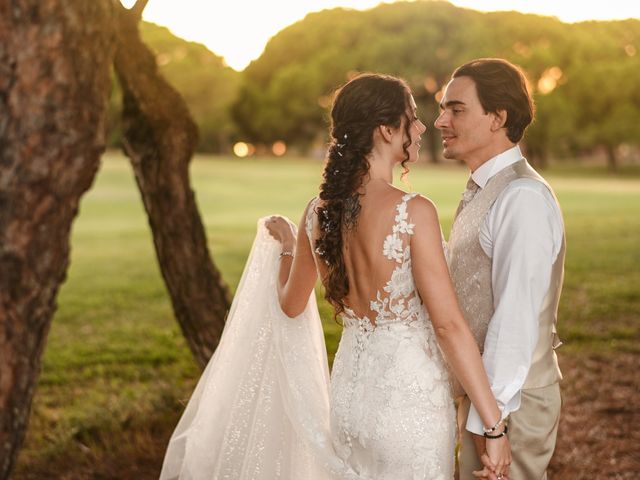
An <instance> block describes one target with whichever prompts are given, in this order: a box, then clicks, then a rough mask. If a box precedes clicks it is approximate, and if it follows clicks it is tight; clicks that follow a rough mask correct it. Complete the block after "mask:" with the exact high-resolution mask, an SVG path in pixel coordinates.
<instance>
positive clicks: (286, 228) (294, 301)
mask: <svg viewBox="0 0 640 480" xmlns="http://www.w3.org/2000/svg"><path fill="white" fill-rule="evenodd" d="M308 209H309V205H307V208H306V209H305V211H304V213H303V214H302V220H301V221H300V223H299V225H300V228H299V229H298V238H297V239H296V237H295V235H294V233H293V230H292V229H291V225H289V222H287V221H286V220H285V219H284V218H282V217H272V218H271V219H270V220H267V222H266V226H267V229H268V230H269V233H270V234H271V236H273V237H274V238H275V239H276V240H278V241H279V242H280V243H281V244H282V251H283V252H290V253H291V254H292V255H293V256H291V255H282V256H281V257H280V268H279V271H278V299H279V300H280V307H281V308H282V311H283V312H284V313H285V314H286V315H287V316H289V317H297V316H298V315H300V314H301V313H302V312H303V311H304V309H305V307H306V306H307V302H308V301H309V295H311V292H312V291H313V288H314V286H315V284H316V280H317V278H318V273H317V271H316V265H315V262H314V259H313V254H312V252H311V245H310V243H309V237H308V236H307V232H306V231H305V228H304V225H305V220H306V218H307V210H308Z"/></svg>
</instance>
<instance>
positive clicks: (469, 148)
mask: <svg viewBox="0 0 640 480" xmlns="http://www.w3.org/2000/svg"><path fill="white" fill-rule="evenodd" d="M492 117H493V115H492V114H488V113H486V112H485V111H484V108H482V104H481V103H480V100H479V99H478V92H477V90H476V84H475V82H474V81H473V80H472V79H471V78H470V77H464V76H463V77H457V78H454V79H453V80H451V81H450V82H449V84H448V85H447V87H446V89H445V92H444V96H443V97H442V101H441V102H440V116H439V117H438V118H437V119H436V121H435V124H434V125H435V127H436V128H437V129H438V130H440V133H441V134H442V146H443V155H444V157H445V158H452V159H456V160H462V161H464V162H466V163H467V164H468V165H473V164H477V163H478V162H479V161H480V163H482V161H484V160H487V159H484V160H481V159H482V156H483V155H484V154H485V152H486V151H487V150H488V149H489V148H490V145H491V142H492V129H491V122H492V120H493V118H492Z"/></svg>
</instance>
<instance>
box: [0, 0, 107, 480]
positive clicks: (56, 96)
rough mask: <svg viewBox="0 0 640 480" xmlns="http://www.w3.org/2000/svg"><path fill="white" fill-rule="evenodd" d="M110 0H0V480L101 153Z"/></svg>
mask: <svg viewBox="0 0 640 480" xmlns="http://www.w3.org/2000/svg"><path fill="white" fill-rule="evenodd" d="M114 18H115V11H114V8H113V4H112V3H111V2H110V1H107V0H94V1H91V2H85V1H82V0H75V1H65V2H61V1H59V0H2V1H0V45H2V48H0V184H1V185H2V188H0V359H1V361H0V478H1V479H7V478H9V476H10V474H11V471H12V469H13V467H14V463H15V459H16V455H17V453H18V450H19V448H20V446H21V444H22V441H23V439H24V433H25V430H26V427H27V422H28V418H29V411H30V408H31V403H32V400H33V395H34V391H35V388H36V383H37V379H38V374H39V370H40V361H41V357H42V352H43V350H44V346H45V343H46V340H47V333H48V331H49V326H50V323H51V318H52V316H53V312H54V310H55V308H56V295H57V293H58V290H59V288H60V284H61V283H62V282H63V281H64V278H65V275H66V271H67V267H68V265H69V235H70V231H71V225H72V222H73V220H74V218H75V217H76V215H77V213H78V206H79V202H80V198H81V196H82V195H83V194H84V193H85V192H86V191H87V190H88V189H89V188H90V187H91V184H92V182H93V179H94V176H95V174H96V172H97V171H98V166H99V162H100V156H101V154H102V151H103V150H104V146H105V125H106V104H107V98H108V94H109V90H110V87H111V81H110V65H111V59H112V57H113V53H114V48H115V35H114V33H115V32H114Z"/></svg>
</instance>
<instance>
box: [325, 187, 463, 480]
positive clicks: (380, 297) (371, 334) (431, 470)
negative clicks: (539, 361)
mask: <svg viewBox="0 0 640 480" xmlns="http://www.w3.org/2000/svg"><path fill="white" fill-rule="evenodd" d="M413 196H415V194H406V195H404V196H403V198H402V201H401V202H400V204H399V205H398V206H397V207H396V212H397V215H396V217H395V223H394V224H393V227H392V228H391V231H390V232H389V235H388V236H387V238H386V240H385V242H384V251H382V252H380V255H384V256H385V257H386V260H387V261H390V262H395V264H396V265H397V266H396V267H395V269H394V270H393V273H392V275H391V277H390V278H389V280H388V282H387V283H386V285H385V286H384V287H383V289H382V291H379V292H378V294H377V296H376V298H374V299H371V306H370V308H371V310H372V311H373V312H375V314H376V316H375V319H373V322H372V321H371V320H370V319H369V318H367V317H360V318H359V317H358V316H356V315H355V314H354V313H353V311H352V310H347V311H346V312H345V314H343V315H342V320H343V324H344V330H343V333H342V339H341V340H340V346H339V347H338V351H337V353H336V356H335V360H334V363H333V370H332V373H331V429H332V434H333V438H334V446H335V448H336V451H337V453H338V455H339V456H340V458H342V459H343V460H345V461H346V462H347V463H348V464H349V465H350V466H351V467H352V468H353V469H354V470H355V471H357V472H358V473H359V474H361V475H363V476H365V477H370V478H375V479H376V480H445V479H446V480H450V479H452V478H453V469H454V445H455V413H454V406H453V400H452V397H451V388H450V383H449V377H448V372H447V368H446V366H445V363H444V361H443V359H442V356H441V353H440V350H439V348H438V346H437V343H436V337H435V334H434V331H433V326H432V325H431V322H430V321H429V319H428V317H427V313H426V310H425V307H424V305H423V304H422V302H421V301H420V298H419V297H418V293H417V290H416V286H415V283H414V279H413V274H412V271H411V248H410V245H409V237H410V236H411V235H413V227H414V225H413V224H411V223H409V218H408V214H407V202H408V201H409V200H410V199H411V198H413ZM374 325H375V326H374Z"/></svg>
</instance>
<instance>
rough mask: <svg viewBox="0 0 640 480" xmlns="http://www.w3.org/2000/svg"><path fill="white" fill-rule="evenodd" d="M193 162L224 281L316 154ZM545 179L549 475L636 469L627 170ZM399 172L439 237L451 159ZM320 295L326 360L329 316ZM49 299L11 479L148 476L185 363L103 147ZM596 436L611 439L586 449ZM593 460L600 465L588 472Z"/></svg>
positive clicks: (448, 201) (333, 335) (134, 206)
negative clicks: (558, 342) (551, 377)
mask: <svg viewBox="0 0 640 480" xmlns="http://www.w3.org/2000/svg"><path fill="white" fill-rule="evenodd" d="M191 173H192V179H193V185H194V189H195V190H196V194H197V199H198V203H199V206H200V211H201V214H202V216H203V220H204V223H205V225H206V229H207V235H208V238H209V245H210V249H211V252H212V255H213V257H214V261H215V262H216V264H217V265H218V266H219V268H220V269H221V270H222V272H223V274H224V278H225V279H226V281H227V282H228V284H229V285H230V286H231V288H232V289H235V286H236V284H237V282H238V280H239V278H240V275H241V273H242V269H243V266H244V262H245V259H246V255H247V254H248V251H249V248H250V246H251V242H252V240H253V236H254V233H255V226H256V221H257V219H258V218H259V217H261V216H265V215H269V214H272V213H281V214H284V215H287V216H289V217H290V218H292V219H293V220H294V221H296V222H298V221H299V217H300V215H301V214H302V210H303V208H304V206H305V205H306V202H307V200H308V199H309V198H311V197H312V196H314V195H315V194H316V192H317V188H318V184H319V180H320V173H321V163H320V162H318V161H313V160H307V159H298V160H279V161H275V160H271V159H255V160H236V159H230V158H215V159H214V158H207V157H198V158H196V160H195V161H194V163H193V165H192V169H191ZM546 177H547V179H548V180H549V181H550V183H551V184H552V186H553V187H554V188H555V190H556V193H557V194H558V197H559V199H560V202H561V204H562V207H563V211H564V216H565V222H566V230H567V241H568V253H567V259H566V277H565V287H564V291H563V297H562V301H561V306H560V324H559V329H560V334H561V337H562V338H563V340H564V341H565V346H563V347H562V349H561V351H560V358H561V364H562V366H563V368H564V370H565V377H566V380H565V382H563V390H564V397H565V414H564V417H563V422H564V423H563V424H561V430H560V437H561V438H560V441H559V445H558V450H557V453H556V457H555V458H554V470H553V472H556V474H557V475H558V477H557V478H572V479H579V478H635V476H631V475H633V472H634V470H635V472H636V473H638V472H639V471H640V455H639V453H638V445H640V438H638V433H637V432H633V431H632V429H631V427H629V425H633V424H634V423H635V425H636V426H637V425H638V424H640V401H639V399H638V395H639V394H638V392H639V391H640V382H639V380H638V375H637V374H635V370H637V361H638V360H639V359H640V343H638V341H639V340H640V175H639V174H638V172H637V171H636V172H633V171H630V172H626V174H619V175H616V176H610V175H607V174H605V173H604V172H598V171H594V170H589V171H582V170H579V169H566V168H565V169H562V170H557V171H554V170H551V171H549V172H547V173H546ZM410 181H411V183H412V187H413V189H414V190H416V191H418V192H420V193H423V194H425V195H427V196H429V197H430V198H432V199H433V200H434V201H435V202H436V204H437V205H438V208H439V211H440V216H441V218H440V219H441V223H442V225H443V230H444V232H445V235H447V234H448V232H449V229H450V225H451V220H452V215H453V212H454V210H455V207H456V205H457V202H458V199H459V195H460V191H461V190H462V189H463V187H464V184H465V181H466V172H465V170H464V169H462V168H458V167H424V166H415V167H414V168H413V170H412V172H411V175H410ZM320 305H321V309H322V313H323V318H324V325H325V333H326V340H327V348H328V350H329V353H330V356H331V355H332V354H333V352H334V351H335V349H336V347H337V342H338V339H339V335H340V327H339V326H338V325H337V324H335V323H334V322H333V320H332V319H331V318H330V313H329V309H328V308H327V306H326V304H324V303H323V302H321V303H320ZM58 306H59V307H58V311H57V313H56V315H55V318H54V321H53V324H52V327H51V332H50V335H49V340H48V345H47V349H46V352H45V355H44V360H43V368H42V374H41V377H40V382H39V386H38V389H37V393H36V397H35V400H34V404H33V410H32V416H31V420H30V426H29V431H28V434H27V438H26V443H25V446H24V448H23V450H22V452H21V454H20V457H19V460H18V469H17V472H16V475H15V478H16V479H23V480H24V479H44V478H61V479H85V478H86V479H110V478H114V479H115V478H118V479H129V478H131V479H147V478H148V479H151V478H157V476H158V473H159V468H160V465H161V461H162V455H163V453H164V448H165V446H166V441H167V440H168V437H169V436H170V434H171V431H172V429H173V427H174V426H175V423H176V421H177V419H178V417H179V415H180V413H181V410H182V408H183V405H184V402H185V401H186V400H187V399H188V397H189V395H190V392H191V390H192V388H193V386H194V383H195V380H196V379H197V377H198V374H199V372H198V370H197V367H196V366H195V364H194V362H193V360H192V357H191V356H190V353H189V352H188V349H187V347H186V345H185V342H184V340H183V338H182V336H181V333H180V331H179V328H178V325H177V323H176V322H175V320H174V318H173V316H172V312H171V305H170V303H169V300H168V298H167V294H166V291H165V287H164V284H163V283H162V280H161V276H160V273H159V269H158V267H157V264H156V260H155V254H154V251H153V246H152V241H151V237H150V232H149V228H148V225H147V221H146V216H145V214H144V211H143V208H142V204H141V201H140V197H139V194H138V191H137V189H136V186H135V183H134V181H133V177H132V171H131V168H130V166H129V164H128V162H127V161H126V159H124V158H123V157H122V156H120V155H119V154H117V153H111V154H107V155H106V156H105V158H104V163H103V166H102V169H101V171H100V172H99V174H98V177H97V180H96V184H95V185H94V187H93V188H92V190H91V191H90V192H89V193H88V194H87V195H86V196H85V198H84V200H83V202H82V204H81V212H80V216H79V218H78V219H77V221H76V223H75V225H74V231H73V238H72V263H71V268H70V271H69V275H68V280H67V281H66V283H65V284H64V285H63V287H62V289H61V292H60V295H59V297H58ZM612 389H613V390H612ZM607 399H610V401H609V400H607ZM603 402H604V403H603ZM625 426H626V427H625ZM614 427H615V428H614ZM594 428H595V429H596V430H593V429H594ZM625 428H627V430H628V432H627V430H625ZM576 429H578V431H575V430H576ZM585 429H586V430H585ZM602 429H604V430H602ZM607 429H609V430H607ZM612 429H613V430H612ZM611 432H613V433H611ZM603 434H604V439H605V440H606V441H608V439H609V438H610V434H611V435H614V436H618V437H620V440H621V441H620V443H621V445H622V446H620V445H618V444H617V443H616V444H615V445H617V446H615V448H613V447H612V445H613V444H609V443H607V444H606V445H601V444H599V443H598V441H600V440H599V439H600V438H601V437H602V436H603ZM629 436H630V437H629ZM574 437H575V438H574ZM618 437H616V438H618ZM625 440H626V441H628V442H630V443H629V445H628V446H627V447H625V445H627V443H625ZM580 442H582V443H580ZM585 442H586V443H585ZM585 455H586V456H590V458H591V459H590V460H587V459H585ZM576 464H579V465H581V467H580V468H582V466H584V468H583V470H584V472H583V470H579V469H578V470H576V468H577V467H576ZM604 464H606V465H605V467H603V469H601V470H599V471H601V472H603V475H602V476H598V475H595V476H593V475H592V474H591V473H589V472H593V470H590V469H592V468H595V467H593V465H596V466H602V465H604ZM567 469H568V470H567ZM576 472H577V473H576ZM580 472H583V473H584V475H583V473H580ZM567 475H568V476H567ZM627 475H630V476H627Z"/></svg>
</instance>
